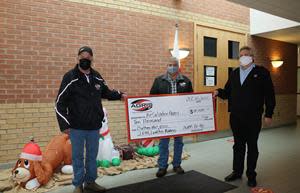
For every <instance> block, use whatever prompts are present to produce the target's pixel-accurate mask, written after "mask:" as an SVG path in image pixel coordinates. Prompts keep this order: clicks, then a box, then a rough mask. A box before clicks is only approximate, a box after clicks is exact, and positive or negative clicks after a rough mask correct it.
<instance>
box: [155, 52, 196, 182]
mask: <svg viewBox="0 0 300 193" xmlns="http://www.w3.org/2000/svg"><path fill="white" fill-rule="evenodd" d="M188 92H193V87H192V83H191V81H190V80H189V79H188V78H187V77H186V76H184V75H182V74H180V73H179V66H178V60H177V59H176V58H171V61H170V63H169V64H168V69H167V73H166V74H163V75H161V76H158V77H157V78H156V79H155V80H154V83H153V85H152V88H151V91H150V94H176V93H188ZM182 140H183V139H182V137H175V139H174V156H173V162H172V164H173V170H174V171H175V172H176V173H177V174H183V173H184V170H183V169H182V168H181V166H180V164H181V154H182V148H183V141H182ZM169 141H170V138H164V139H160V142H159V158H158V166H159V169H158V171H157V173H156V176H157V177H163V176H164V175H166V173H167V168H168V158H169Z"/></svg>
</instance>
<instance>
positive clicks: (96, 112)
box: [55, 46, 126, 193]
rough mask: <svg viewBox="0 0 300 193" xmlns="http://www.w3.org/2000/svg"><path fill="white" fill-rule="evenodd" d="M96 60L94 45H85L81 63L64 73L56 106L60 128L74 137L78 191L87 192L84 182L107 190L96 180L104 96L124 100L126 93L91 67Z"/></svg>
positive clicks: (73, 153)
mask: <svg viewBox="0 0 300 193" xmlns="http://www.w3.org/2000/svg"><path fill="white" fill-rule="evenodd" d="M92 61H93V51H92V49H91V48H90V47H87V46H84V47H81V48H80V49H79V51H78V64H76V66H75V68H74V69H72V70H70V71H69V72H67V73H66V74H65V75H64V77H63V80H62V82H61V86H60V89H59V92H58V95H57V99H56V106H55V110H56V115H57V120H58V123H59V127H60V130H61V131H62V132H64V133H68V134H69V135H70V139H71V144H72V165H73V171H74V179H73V185H74V186H75V189H74V192H75V193H81V192H83V183H85V184H84V188H85V189H86V190H91V191H97V192H104V191H105V188H103V187H101V186H99V185H98V184H96V183H95V180H96V178H97V166H96V157H97V154H98V146H99V129H100V128H101V126H102V120H103V117H104V113H103V109H102V104H101V99H102V98H106V99H109V100H120V99H121V98H123V97H126V96H125V95H124V94H123V93H121V92H119V91H116V90H110V89H109V88H108V86H107V84H106V82H105V81H104V79H103V78H102V77H101V75H100V74H99V73H98V72H97V71H95V70H94V69H93V68H91V63H92ZM84 146H85V148H86V149H85V150H86V157H85V164H84Z"/></svg>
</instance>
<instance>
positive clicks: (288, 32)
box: [256, 26, 300, 45]
mask: <svg viewBox="0 0 300 193" xmlns="http://www.w3.org/2000/svg"><path fill="white" fill-rule="evenodd" d="M256 36H260V37H265V38H269V39H274V40H279V41H283V42H289V43H293V44H298V45H300V26H297V27H291V28H286V29H281V30H276V31H271V32H266V33H261V34H256Z"/></svg>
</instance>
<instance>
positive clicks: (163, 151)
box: [158, 137, 183, 169]
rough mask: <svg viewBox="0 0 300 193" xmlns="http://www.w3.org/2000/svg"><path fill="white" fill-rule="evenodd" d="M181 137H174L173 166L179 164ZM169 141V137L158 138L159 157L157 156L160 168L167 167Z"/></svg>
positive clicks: (181, 146) (181, 145)
mask: <svg viewBox="0 0 300 193" xmlns="http://www.w3.org/2000/svg"><path fill="white" fill-rule="evenodd" d="M182 140H183V138H182V137H175V138H174V157H173V162H172V164H173V167H178V166H180V164H181V155H182V148H183V142H182ZM169 142H170V138H164V139H160V140H159V158H158V167H159V168H162V169H167V168H168V159H169Z"/></svg>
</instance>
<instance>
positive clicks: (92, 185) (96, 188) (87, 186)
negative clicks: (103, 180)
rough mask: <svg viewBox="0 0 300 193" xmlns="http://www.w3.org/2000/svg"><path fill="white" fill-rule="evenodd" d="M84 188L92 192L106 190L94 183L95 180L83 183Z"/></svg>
mask: <svg viewBox="0 0 300 193" xmlns="http://www.w3.org/2000/svg"><path fill="white" fill-rule="evenodd" d="M84 190H85V191H92V192H106V188H104V187H102V186H100V185H99V184H96V183H95V182H92V183H87V184H85V186H84Z"/></svg>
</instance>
